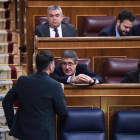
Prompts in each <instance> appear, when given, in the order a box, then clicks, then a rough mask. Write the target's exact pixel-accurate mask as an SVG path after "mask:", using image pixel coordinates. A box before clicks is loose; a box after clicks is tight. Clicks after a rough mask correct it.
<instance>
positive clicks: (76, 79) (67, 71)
mask: <svg viewBox="0 0 140 140" xmlns="http://www.w3.org/2000/svg"><path fill="white" fill-rule="evenodd" d="M51 77H52V78H54V79H55V80H57V81H59V82H61V83H64V84H72V83H86V84H92V83H94V82H95V83H102V82H103V79H102V78H101V77H100V76H99V75H97V74H95V73H93V72H92V71H90V70H89V69H88V68H87V65H86V64H81V63H78V57H77V54H76V52H74V51H72V50H66V51H65V52H64V53H63V54H62V56H61V64H58V65H56V67H55V70H54V72H53V73H52V74H51ZM94 80H95V81H94Z"/></svg>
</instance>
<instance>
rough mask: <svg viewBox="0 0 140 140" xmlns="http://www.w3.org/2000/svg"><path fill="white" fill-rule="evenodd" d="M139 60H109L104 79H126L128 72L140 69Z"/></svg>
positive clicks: (107, 60)
mask: <svg viewBox="0 0 140 140" xmlns="http://www.w3.org/2000/svg"><path fill="white" fill-rule="evenodd" d="M138 60H139V59H123V58H107V59H106V65H105V71H104V77H105V76H114V77H115V76H116V77H124V76H125V74H126V73H127V72H130V71H135V70H137V69H138V66H137V63H138Z"/></svg>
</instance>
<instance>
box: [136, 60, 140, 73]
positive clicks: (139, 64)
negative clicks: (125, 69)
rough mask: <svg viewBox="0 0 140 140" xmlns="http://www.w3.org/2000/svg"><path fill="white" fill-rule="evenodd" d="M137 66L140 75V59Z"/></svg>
mask: <svg viewBox="0 0 140 140" xmlns="http://www.w3.org/2000/svg"><path fill="white" fill-rule="evenodd" d="M137 66H138V71H139V73H140V59H139V61H138V63H137Z"/></svg>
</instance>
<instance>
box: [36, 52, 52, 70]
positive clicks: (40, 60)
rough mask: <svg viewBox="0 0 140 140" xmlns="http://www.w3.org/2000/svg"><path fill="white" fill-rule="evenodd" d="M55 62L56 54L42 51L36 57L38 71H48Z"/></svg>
mask: <svg viewBox="0 0 140 140" xmlns="http://www.w3.org/2000/svg"><path fill="white" fill-rule="evenodd" d="M53 61H54V54H53V53H52V52H50V51H41V52H39V53H38V54H37V56H36V69H37V70H38V71H46V70H47V69H48V67H49V65H50V64H51V63H53Z"/></svg>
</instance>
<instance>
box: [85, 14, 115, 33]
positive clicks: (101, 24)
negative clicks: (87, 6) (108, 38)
mask: <svg viewBox="0 0 140 140" xmlns="http://www.w3.org/2000/svg"><path fill="white" fill-rule="evenodd" d="M112 23H116V16H85V17H84V21H83V36H98V33H99V32H100V31H101V30H102V29H103V28H105V27H107V26H108V25H110V24H112Z"/></svg>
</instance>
